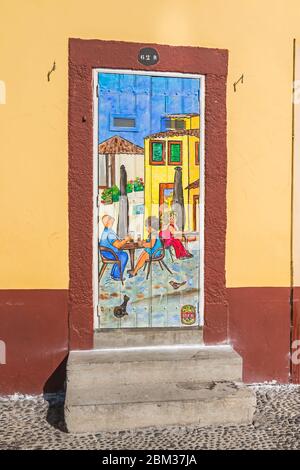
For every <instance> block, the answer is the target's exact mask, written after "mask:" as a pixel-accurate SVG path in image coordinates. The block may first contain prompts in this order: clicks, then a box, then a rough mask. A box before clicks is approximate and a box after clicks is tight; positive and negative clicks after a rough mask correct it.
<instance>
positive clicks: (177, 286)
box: [169, 281, 186, 290]
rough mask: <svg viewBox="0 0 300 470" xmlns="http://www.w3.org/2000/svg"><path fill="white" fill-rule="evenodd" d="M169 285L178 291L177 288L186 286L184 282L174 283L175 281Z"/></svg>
mask: <svg viewBox="0 0 300 470" xmlns="http://www.w3.org/2000/svg"><path fill="white" fill-rule="evenodd" d="M169 284H171V286H172V287H173V289H175V290H176V289H179V287H181V286H184V284H186V281H183V282H175V281H170V282H169Z"/></svg>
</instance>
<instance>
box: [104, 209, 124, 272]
mask: <svg viewBox="0 0 300 470" xmlns="http://www.w3.org/2000/svg"><path fill="white" fill-rule="evenodd" d="M114 221H115V219H114V218H113V217H111V216H110V215H104V216H103V217H102V223H103V225H104V230H103V232H102V235H101V238H100V242H99V246H101V247H103V248H110V249H111V250H112V251H113V252H114V253H115V254H116V256H117V258H118V259H119V260H120V261H121V270H120V265H119V264H117V263H115V264H114V265H113V267H112V270H111V278H112V279H113V280H114V281H120V280H121V273H122V277H123V273H124V270H125V267H126V264H127V261H128V254H127V253H126V252H125V251H122V248H123V246H124V245H125V243H127V242H128V241H129V240H130V239H131V238H130V237H129V236H127V237H125V238H124V240H120V238H119V237H118V236H117V234H116V233H115V232H114V231H113V229H112V226H113V224H114ZM101 254H102V256H103V257H104V258H107V259H110V260H111V259H115V258H114V256H113V254H112V253H110V252H109V251H105V250H103V251H101Z"/></svg>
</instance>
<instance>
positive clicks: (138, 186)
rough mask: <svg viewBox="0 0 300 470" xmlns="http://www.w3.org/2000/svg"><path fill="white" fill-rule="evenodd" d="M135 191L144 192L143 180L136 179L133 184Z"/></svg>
mask: <svg viewBox="0 0 300 470" xmlns="http://www.w3.org/2000/svg"><path fill="white" fill-rule="evenodd" d="M133 187H134V191H136V192H137V191H144V182H143V178H139V177H138V176H137V177H136V178H135V180H134V183H133Z"/></svg>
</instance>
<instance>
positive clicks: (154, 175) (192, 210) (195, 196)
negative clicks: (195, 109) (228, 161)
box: [145, 114, 200, 231]
mask: <svg viewBox="0 0 300 470" xmlns="http://www.w3.org/2000/svg"><path fill="white" fill-rule="evenodd" d="M166 119H167V121H168V125H167V127H168V130H166V131H164V132H158V133H155V134H152V135H149V136H147V137H146V138H145V215H146V217H147V215H156V216H158V215H159V214H160V215H162V214H163V212H164V211H166V210H168V209H170V210H171V205H172V196H173V188H174V176H175V168H176V167H181V168H182V186H183V197H184V205H185V210H186V219H185V227H184V229H185V231H195V230H197V228H198V227H197V226H198V216H197V215H198V210H197V208H198V204H199V179H200V165H199V134H200V130H199V129H200V117H199V114H176V115H175V114H174V115H169V116H167V117H166Z"/></svg>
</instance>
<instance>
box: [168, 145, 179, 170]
mask: <svg viewBox="0 0 300 470" xmlns="http://www.w3.org/2000/svg"><path fill="white" fill-rule="evenodd" d="M168 164H169V165H182V145H181V142H169V151H168Z"/></svg>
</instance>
